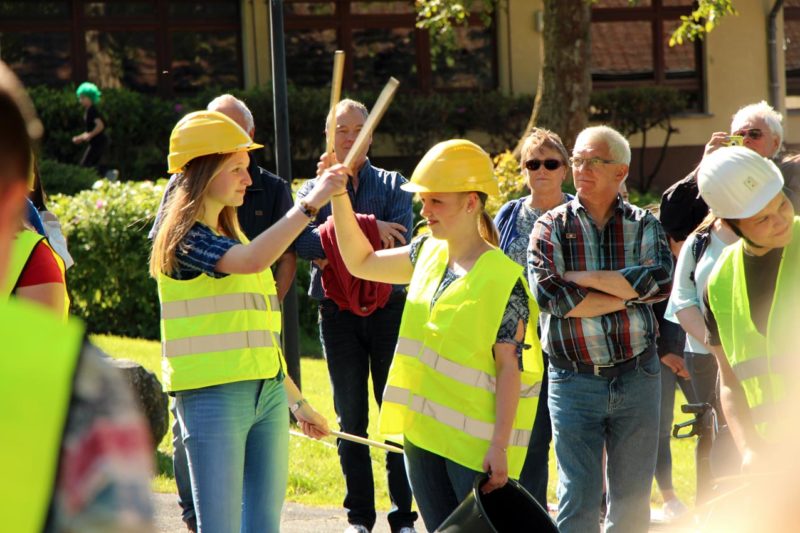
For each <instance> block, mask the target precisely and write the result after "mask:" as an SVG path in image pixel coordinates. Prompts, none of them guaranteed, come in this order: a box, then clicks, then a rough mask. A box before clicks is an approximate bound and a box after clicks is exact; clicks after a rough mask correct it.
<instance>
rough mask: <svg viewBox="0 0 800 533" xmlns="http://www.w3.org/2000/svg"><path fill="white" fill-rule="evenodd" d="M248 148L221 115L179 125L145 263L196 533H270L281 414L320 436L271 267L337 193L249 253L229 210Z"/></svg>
mask: <svg viewBox="0 0 800 533" xmlns="http://www.w3.org/2000/svg"><path fill="white" fill-rule="evenodd" d="M256 148H261V145H258V144H255V143H253V141H252V140H251V139H250V137H249V136H248V134H247V133H246V132H245V131H244V130H243V129H242V128H241V127H240V126H239V125H237V124H236V123H235V122H233V121H232V120H231V119H230V118H228V117H227V116H225V115H223V114H221V113H217V112H213V111H199V112H196V113H190V114H189V115H187V116H185V117H184V118H183V119H181V120H180V121H179V122H178V124H177V125H176V126H175V128H174V129H173V132H172V135H171V137H170V153H169V159H168V162H169V172H170V173H173V174H177V175H178V177H177V180H176V188H175V191H174V193H173V194H172V196H171V197H170V199H169V203H168V205H167V207H166V210H165V216H164V219H163V222H162V223H161V226H160V227H159V230H158V233H157V235H156V237H155V240H154V243H153V252H152V255H151V258H150V273H151V275H152V276H153V277H154V278H156V280H157V282H158V290H159V298H160V300H161V341H162V355H163V358H162V368H163V373H162V382H163V385H164V388H165V390H167V391H168V392H170V393H171V394H174V395H175V403H176V410H177V414H178V420H179V423H180V424H181V429H182V435H183V439H184V445H185V448H186V452H187V455H188V459H189V471H190V477H191V485H192V493H193V499H194V507H195V510H196V513H197V521H198V530H199V531H207V532H212V533H217V532H221V533H225V532H230V533H235V532H238V531H240V530H241V531H243V532H245V531H247V532H265V531H278V530H279V528H280V512H281V507H282V504H283V499H284V495H285V492H286V482H287V476H288V472H287V467H288V429H289V428H288V423H289V420H288V411H289V409H291V411H292V412H293V413H294V415H295V417H296V418H297V419H298V420H299V421H300V423H301V426H302V429H303V431H304V432H305V433H306V434H307V435H309V436H312V437H316V438H319V437H321V436H324V435H327V434H328V425H327V422H326V420H325V419H324V418H323V417H322V416H320V415H319V414H318V413H317V412H316V411H315V410H314V409H313V408H311V406H310V405H309V404H308V402H306V401H305V400H304V399H303V397H302V395H301V393H300V391H299V390H298V389H297V387H296V386H295V385H294V383H293V382H292V380H291V378H289V377H288V376H286V374H285V368H286V367H285V362H284V361H283V355H282V353H281V349H280V341H279V335H278V334H279V333H280V324H281V316H280V309H279V306H278V303H277V302H278V299H277V294H276V290H275V281H274V279H273V278H272V272H271V271H270V265H272V263H274V262H275V260H276V259H277V258H278V257H280V256H281V254H283V252H284V251H285V250H286V248H287V247H288V246H289V244H290V243H291V242H292V241H293V240H294V239H295V237H297V235H299V234H300V231H301V230H302V229H303V228H304V227H305V225H306V224H308V221H309V219H310V218H313V216H314V214H315V213H316V210H317V209H319V208H320V207H321V206H322V205H324V204H325V203H327V202H328V200H329V198H330V195H331V194H332V193H333V192H334V191H336V190H338V189H341V188H342V187H343V186H344V183H345V181H344V178H342V177H340V176H333V175H332V176H330V177H328V178H327V179H322V180H319V183H318V184H317V186H316V187H315V188H314V189H313V190H312V192H311V194H310V195H309V196H307V197H306V198H305V201H303V202H301V203H300V204H299V205H298V206H295V207H293V208H292V209H290V210H289V211H288V213H287V214H286V215H285V216H284V218H283V219H281V220H280V221H278V222H277V223H275V224H274V225H273V226H272V227H270V228H269V229H267V230H266V231H264V232H263V233H262V234H261V235H259V236H258V237H256V238H255V239H253V241H252V242H249V243H248V242H247V240H246V239H245V238H244V237H243V235H242V233H241V231H240V229H239V224H238V221H237V218H236V207H237V206H239V205H241V204H242V202H243V200H244V193H245V189H246V188H247V186H248V185H250V184H251V183H252V182H251V180H250V176H249V175H248V173H247V166H248V161H249V159H248V155H247V152H248V151H249V150H254V149H256ZM287 399H288V401H287ZM290 406H291V407H290Z"/></svg>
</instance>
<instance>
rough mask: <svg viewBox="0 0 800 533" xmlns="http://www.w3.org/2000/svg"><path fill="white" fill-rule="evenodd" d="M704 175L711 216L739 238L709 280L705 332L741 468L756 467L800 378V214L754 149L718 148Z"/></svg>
mask: <svg viewBox="0 0 800 533" xmlns="http://www.w3.org/2000/svg"><path fill="white" fill-rule="evenodd" d="M697 181H698V186H699V189H700V194H701V195H702V196H703V199H704V200H705V201H706V203H708V206H709V207H710V209H711V212H712V213H713V214H714V216H716V217H719V218H721V219H724V220H725V222H726V223H727V224H728V225H729V226H730V227H731V229H732V230H733V231H734V233H736V235H738V236H739V237H740V238H741V239H740V240H739V241H738V242H736V243H735V244H733V245H731V246H729V247H727V248H726V249H725V250H724V251H723V252H722V254H721V256H720V258H719V260H718V261H717V264H716V266H715V267H714V269H713V271H712V272H711V274H710V276H709V278H708V287H707V292H706V300H705V304H706V313H705V315H706V316H705V319H706V328H707V330H708V331H707V336H706V338H707V341H708V342H707V344H709V345H710V348H711V351H712V353H713V354H714V355H715V356H716V358H717V363H718V364H719V367H720V376H721V402H722V407H723V411H724V413H725V416H726V418H727V421H728V425H729V427H730V429H731V433H732V435H733V438H734V441H735V442H736V445H737V447H738V448H739V451H740V452H741V454H742V466H743V467H745V468H750V467H756V466H758V465H759V463H763V462H765V461H766V460H767V459H766V456H767V455H769V454H767V453H765V451H766V449H765V446H766V442H767V441H766V440H765V438H764V436H765V435H766V434H767V428H768V426H769V430H770V432H773V431H774V429H775V425H774V424H775V423H776V422H778V421H780V419H779V417H777V416H776V414H777V413H780V412H781V409H780V407H781V405H782V404H781V401H782V397H783V396H784V393H785V392H786V384H787V383H788V382H787V381H786V377H787V376H786V372H787V371H788V370H789V369H791V371H793V372H795V375H792V376H791V377H792V378H793V379H796V378H797V377H798V376H797V375H796V370H797V366H798V356H800V354H798V353H797V352H798V350H797V348H796V345H797V342H796V340H795V339H794V336H795V335H794V332H795V331H796V329H797V326H796V324H797V320H796V316H795V311H794V309H795V308H796V306H797V301H798V298H800V274H798V268H797V265H798V264H800V218H796V217H795V216H794V209H793V207H792V204H791V202H790V201H789V199H788V198H787V196H786V195H785V194H784V192H783V177H782V176H781V173H780V171H779V170H778V168H777V167H776V166H775V164H774V163H772V162H771V161H769V160H767V159H764V158H763V157H761V156H760V155H758V154H757V153H755V152H753V151H752V150H748V149H746V148H742V147H730V148H721V149H719V150H717V151H716V152H714V153H713V154H711V155H709V156H708V157H706V158H705V159H704V160H703V162H702V163H701V165H700V168H699V172H698V180H697ZM776 408H778V409H776ZM783 414H788V413H785V412H784V413H783ZM790 418H791V419H792V420H794V419H795V418H794V413H792V414H791V417H790ZM784 420H786V418H784ZM768 423H769V424H768ZM791 425H794V424H791ZM773 434H774V433H773Z"/></svg>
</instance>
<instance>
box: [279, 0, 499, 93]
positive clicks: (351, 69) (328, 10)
mask: <svg viewBox="0 0 800 533" xmlns="http://www.w3.org/2000/svg"><path fill="white" fill-rule="evenodd" d="M479 6H480V4H479V3H478V4H476V5H475V7H476V8H478V7H479ZM284 13H285V31H286V65H287V74H288V77H289V81H290V82H292V83H295V84H297V85H301V86H316V87H325V86H328V85H329V84H330V75H331V68H332V58H333V52H334V51H335V50H337V49H338V50H344V51H345V53H346V54H347V61H346V63H345V72H344V79H343V87H344V88H345V89H378V88H380V87H382V86H383V84H385V83H386V80H387V79H388V78H389V76H394V77H396V78H398V79H400V81H401V82H402V83H403V84H404V85H405V86H406V87H411V88H413V89H416V90H418V91H422V92H430V91H433V90H436V91H452V90H491V89H495V88H497V61H496V57H497V53H496V38H495V29H494V27H489V28H486V27H484V24H483V22H482V21H481V18H480V16H479V15H477V14H473V15H472V16H471V18H470V20H469V24H468V25H467V26H465V27H463V28H458V29H457V30H456V40H457V45H458V50H457V51H456V52H455V53H454V56H453V57H452V59H453V61H449V62H448V61H446V60H445V59H444V58H443V57H439V58H436V59H433V58H432V56H431V43H430V39H429V36H428V33H427V31H425V30H421V29H419V28H417V27H416V13H415V10H414V1H413V0H286V3H285V6H284Z"/></svg>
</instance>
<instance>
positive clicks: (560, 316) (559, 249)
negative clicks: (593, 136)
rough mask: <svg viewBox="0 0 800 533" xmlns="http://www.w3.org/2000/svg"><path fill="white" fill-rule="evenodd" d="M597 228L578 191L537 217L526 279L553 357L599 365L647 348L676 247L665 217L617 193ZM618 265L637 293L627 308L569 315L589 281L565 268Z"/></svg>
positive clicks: (666, 289) (615, 267)
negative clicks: (573, 278)
mask: <svg viewBox="0 0 800 533" xmlns="http://www.w3.org/2000/svg"><path fill="white" fill-rule="evenodd" d="M617 198H618V200H617V205H616V207H615V209H614V213H613V215H612V216H611V219H610V220H609V221H608V223H607V224H606V225H605V227H604V228H602V229H598V228H597V226H596V225H595V223H594V222H593V221H592V219H591V217H590V216H589V213H588V212H587V211H586V209H585V208H584V207H583V205H581V202H580V200H579V199H578V198H575V199H574V200H572V201H571V202H568V203H566V204H563V205H561V206H558V207H556V208H555V209H553V210H551V211H548V212H547V213H545V214H544V215H542V216H541V218H539V220H537V221H536V224H535V225H534V226H533V233H532V234H531V242H530V248H529V249H528V279H529V281H530V285H531V288H532V289H533V292H534V295H535V296H536V301H537V302H538V303H539V308H540V310H541V320H542V322H541V326H542V349H543V350H544V351H545V352H546V353H548V354H549V355H550V356H551V357H556V358H559V359H568V360H570V361H579V362H583V363H590V364H596V365H605V364H615V363H618V362H622V361H624V360H625V359H629V358H631V357H634V356H636V355H638V354H640V353H642V352H643V351H644V350H645V349H646V348H647V347H648V346H649V345H650V344H652V343H654V342H655V340H656V335H657V333H658V326H657V323H656V318H655V316H654V314H653V310H652V309H651V306H650V305H649V304H652V303H653V302H656V301H659V300H663V299H664V298H666V297H668V296H669V291H670V286H671V283H672V253H671V252H670V248H669V244H668V242H667V238H666V235H665V234H664V231H663V229H662V228H661V224H660V223H659V222H658V220H656V218H655V217H654V216H653V215H651V214H650V213H649V212H647V211H645V210H644V209H640V208H638V207H636V206H633V205H631V204H629V203H627V202H624V201H623V200H622V198H621V197H617ZM591 270H614V271H617V272H619V273H620V274H622V275H623V276H624V277H625V279H626V280H628V282H629V283H630V284H631V286H632V287H633V289H634V290H635V291H636V292H637V293H638V294H639V298H637V299H635V300H632V301H630V302H629V305H628V307H627V308H626V309H625V310H623V311H616V312H613V313H608V314H605V315H601V316H597V317H592V318H565V317H566V315H567V313H569V312H570V311H571V310H572V309H573V308H575V307H576V306H577V305H578V304H579V303H581V301H583V299H584V298H585V297H586V296H587V294H589V291H590V289H587V288H585V287H581V286H579V285H577V284H575V283H572V282H569V281H566V280H565V279H564V278H563V277H562V276H563V274H564V272H568V271H591Z"/></svg>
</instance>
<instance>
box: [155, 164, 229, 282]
mask: <svg viewBox="0 0 800 533" xmlns="http://www.w3.org/2000/svg"><path fill="white" fill-rule="evenodd" d="M232 155H233V154H211V155H205V156H201V157H197V158H195V159H192V160H191V161H190V162H189V164H187V165H186V168H185V169H184V171H183V172H182V173H181V174H178V175H176V177H175V180H176V181H175V189H174V190H173V191H172V194H171V196H170V197H169V199H168V200H167V203H166V206H165V207H164V213H165V215H164V219H163V220H162V222H161V226H160V227H159V228H158V233H156V238H155V239H154V240H153V251H152V253H151V254H150V275H151V276H153V277H154V278H158V275H159V274H161V273H162V272H163V273H164V274H167V275H169V274H171V273H172V272H173V271H174V270H175V267H176V266H177V265H176V260H175V253H176V252H177V250H178V246H180V245H181V242H182V241H183V239H184V238H185V237H186V235H187V234H188V233H189V230H190V229H191V228H192V226H193V225H194V223H195V222H196V221H197V220H198V219H199V218H200V216H201V215H202V213H203V200H204V198H205V195H206V191H207V190H208V186H209V184H210V183H211V180H212V179H214V177H216V175H217V174H219V173H220V171H221V170H222V166H223V164H224V163H225V161H226V160H227V159H228V158H229V157H231V156H232ZM211 229H213V230H214V231H217V230H218V229H220V230H222V233H223V234H225V235H227V236H228V237H231V238H232V239H240V238H241V237H240V236H241V229H240V228H239V220H238V218H237V217H236V208H235V207H232V206H225V207H223V208H222V212H220V214H219V228H211Z"/></svg>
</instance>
